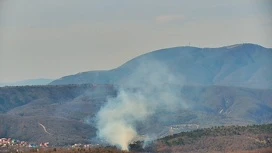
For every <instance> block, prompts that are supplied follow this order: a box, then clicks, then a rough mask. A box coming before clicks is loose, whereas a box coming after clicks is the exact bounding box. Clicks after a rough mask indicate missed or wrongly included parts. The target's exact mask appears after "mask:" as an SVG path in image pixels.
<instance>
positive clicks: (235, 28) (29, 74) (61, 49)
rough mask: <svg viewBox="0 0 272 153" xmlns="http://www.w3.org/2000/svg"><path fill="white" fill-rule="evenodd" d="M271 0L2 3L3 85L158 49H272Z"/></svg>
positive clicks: (38, 0)
mask: <svg viewBox="0 0 272 153" xmlns="http://www.w3.org/2000/svg"><path fill="white" fill-rule="evenodd" d="M271 4H272V1H271V0H239V1H237V0H228V1H221V0H220V1H219V0H206V1H199V0H198V1H196V0H190V1H181V0H134V1H132V0H111V1H110V0H0V82H10V81H17V80H24V79H32V78H59V77H62V76H64V75H69V74H74V73H78V72H83V71H89V70H104V69H111V68H115V67H117V66H119V65H121V64H123V63H124V62H126V61H128V60H130V59H131V58H133V57H135V56H138V55H141V54H143V53H146V52H150V51H153V50H156V49H161V48H167V47H175V46H184V45H188V44H189V43H190V44H191V45H192V46H198V47H219V46H225V45H231V44H236V43H242V42H250V43H256V44H260V45H262V46H264V47H269V48H271V47H272V41H271V36H272V28H271V27H272V26H271V25H272V19H271V15H272V11H271V10H272V5H271Z"/></svg>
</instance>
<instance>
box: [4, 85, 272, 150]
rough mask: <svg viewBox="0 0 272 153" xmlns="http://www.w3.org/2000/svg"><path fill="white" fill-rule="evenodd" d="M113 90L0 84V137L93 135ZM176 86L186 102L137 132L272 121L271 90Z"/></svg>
mask: <svg viewBox="0 0 272 153" xmlns="http://www.w3.org/2000/svg"><path fill="white" fill-rule="evenodd" d="M118 90H119V89H118V87H116V86H112V85H92V84H83V85H58V86H55V85H50V86H24V87H2V88H0V104H1V105H0V137H13V138H17V139H20V140H25V141H38V142H41V141H42V142H44V141H49V142H50V143H51V144H55V145H66V144H73V143H79V142H82V143H83V142H87V141H89V140H91V139H92V138H94V137H95V136H96V128H95V122H96V118H95V116H96V114H97V112H98V111H99V110H100V108H101V107H103V106H104V104H105V103H106V101H107V99H108V98H111V97H115V96H116V95H117V93H118ZM128 90H129V89H128ZM175 90H178V91H179V92H180V93H181V95H182V99H180V102H181V103H186V104H187V105H188V107H187V108H186V109H184V108H180V109H178V110H177V111H174V112H170V113H169V112H164V111H159V112H157V113H156V114H154V116H152V117H151V118H149V119H147V120H146V121H145V122H144V123H141V124H139V126H138V127H137V131H139V134H142V135H145V134H151V135H154V136H156V137H164V136H167V135H169V134H173V133H178V132H181V131H188V130H193V129H198V128H204V127H211V126H218V125H247V124H263V123H272V90H271V89H250V88H238V87H225V86H209V87H204V86H184V87H180V88H176V89H175ZM40 124H42V125H43V126H44V127H45V128H46V129H47V131H48V132H49V133H51V134H48V133H47V132H45V130H44V129H43V127H42V126H41V125H40ZM170 129H173V130H172V131H171V130H170Z"/></svg>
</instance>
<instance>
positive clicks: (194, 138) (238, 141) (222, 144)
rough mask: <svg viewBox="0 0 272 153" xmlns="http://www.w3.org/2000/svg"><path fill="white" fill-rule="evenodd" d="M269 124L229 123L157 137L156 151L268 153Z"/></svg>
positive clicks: (270, 144) (271, 147)
mask: <svg viewBox="0 0 272 153" xmlns="http://www.w3.org/2000/svg"><path fill="white" fill-rule="evenodd" d="M271 140H272V125H271V124H267V125H252V126H228V127H212V128H207V129H198V130H195V131H192V132H182V133H179V134H174V135H171V136H167V137H165V138H162V139H159V140H158V141H157V142H156V152H186V153H189V152H195V153H198V152H254V151H255V152H271V151H272V141H271Z"/></svg>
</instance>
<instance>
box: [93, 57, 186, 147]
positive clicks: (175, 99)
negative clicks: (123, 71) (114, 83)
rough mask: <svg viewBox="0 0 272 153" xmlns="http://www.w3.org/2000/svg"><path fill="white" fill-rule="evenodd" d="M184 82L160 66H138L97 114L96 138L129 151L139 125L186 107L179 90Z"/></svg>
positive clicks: (166, 68) (124, 79)
mask: <svg viewBox="0 0 272 153" xmlns="http://www.w3.org/2000/svg"><path fill="white" fill-rule="evenodd" d="M183 82H184V79H183V78H182V77H181V76H178V75H177V74H174V73H173V72H172V71H170V69H169V68H168V67H166V66H165V65H164V64H163V63H160V62H158V61H149V62H145V63H139V65H138V66H137V67H136V69H135V70H134V71H133V72H132V73H131V74H130V75H129V76H127V77H125V78H123V79H122V82H120V84H121V86H120V89H119V93H118V95H117V96H116V97H115V98H110V99H108V102H107V103H106V105H105V106H104V107H102V108H101V109H100V111H99V112H98V114H97V128H98V133H97V134H98V137H99V138H100V139H104V140H105V141H107V142H108V143H110V144H111V145H115V146H117V147H120V148H121V149H122V150H128V149H129V148H128V145H129V144H130V143H131V142H133V141H134V140H136V139H137V138H138V137H139V134H138V131H137V126H138V125H139V124H141V125H143V123H144V124H145V122H146V121H147V120H148V119H149V118H150V117H152V116H154V115H155V114H156V113H158V112H160V111H164V112H167V111H171V112H172V111H176V110H177V109H179V108H186V107H187V105H186V104H185V103H184V101H183V100H182V98H181V96H180V90H179V89H180V87H181V86H182V85H183ZM146 135H148V133H146ZM149 139H150V138H149Z"/></svg>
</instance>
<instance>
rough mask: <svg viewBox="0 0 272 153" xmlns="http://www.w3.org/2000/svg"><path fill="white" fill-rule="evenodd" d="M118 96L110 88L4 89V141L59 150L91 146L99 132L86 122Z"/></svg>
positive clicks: (0, 111)
mask: <svg viewBox="0 0 272 153" xmlns="http://www.w3.org/2000/svg"><path fill="white" fill-rule="evenodd" d="M115 94H116V91H115V90H114V89H113V86H110V85H66V86H20V87H2V88H0V104H1V105H0V137H12V138H16V139H19V140H23V141H28V142H46V141H48V142H50V143H51V144H53V145H57V146H59V145H60V146H63V145H67V144H74V143H88V142H89V141H90V138H93V137H95V133H96V129H95V127H94V126H93V125H90V124H87V121H85V118H86V117H87V116H94V115H95V112H97V111H98V110H99V108H100V107H101V105H102V104H103V103H104V102H105V100H106V98H107V97H110V96H114V95H115ZM83 95H85V96H83ZM81 96H83V97H81ZM42 125H43V126H44V127H46V129H47V131H48V132H49V133H50V134H49V133H47V132H45V130H44V129H43V127H42Z"/></svg>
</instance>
